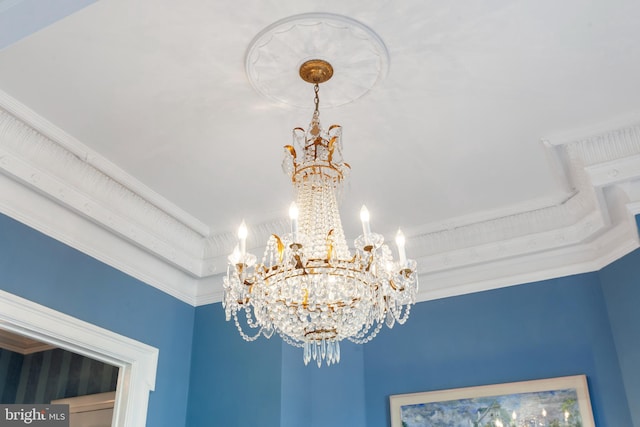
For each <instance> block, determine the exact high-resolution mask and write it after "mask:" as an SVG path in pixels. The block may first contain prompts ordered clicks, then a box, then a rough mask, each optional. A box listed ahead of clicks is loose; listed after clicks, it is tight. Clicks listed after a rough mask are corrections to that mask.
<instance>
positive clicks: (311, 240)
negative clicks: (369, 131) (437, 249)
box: [223, 60, 418, 367]
mask: <svg viewBox="0 0 640 427" xmlns="http://www.w3.org/2000/svg"><path fill="white" fill-rule="evenodd" d="M332 75H333V68H332V66H331V65H330V64H329V63H328V62H326V61H323V60H310V61H307V62H305V63H304V64H302V66H301V67H300V77H301V78H302V79H303V80H305V81H306V82H309V83H311V84H313V87H314V92H315V98H314V103H315V110H314V112H313V117H312V119H311V124H310V125H309V128H308V130H306V131H305V130H304V129H302V128H295V129H294V130H293V144H292V145H287V146H285V158H284V161H283V169H284V171H285V173H286V174H287V175H288V176H289V177H290V178H291V182H292V183H293V186H294V189H295V194H296V197H295V202H294V203H293V204H292V205H291V207H290V209H289V216H290V219H291V232H290V233H288V234H286V235H283V236H278V235H275V234H273V235H271V237H270V238H269V239H268V241H267V245H266V249H265V252H264V256H263V257H262V260H261V261H260V262H257V259H256V256H255V255H253V254H250V253H248V252H247V250H246V238H247V228H246V226H245V224H244V221H243V222H242V225H241V226H240V229H239V230H238V239H239V244H238V245H237V246H236V248H235V250H234V251H233V253H232V254H231V255H230V256H229V266H228V268H227V276H226V277H225V279H224V299H223V306H224V309H225V315H226V319H227V321H230V320H231V319H232V318H233V320H234V322H235V324H236V327H237V328H238V331H239V332H240V335H241V336H242V337H243V338H244V339H245V340H247V341H253V340H255V339H257V338H258V337H259V336H260V335H264V336H265V337H266V338H270V337H271V336H272V335H273V333H274V332H275V333H277V334H278V335H280V336H281V337H282V339H283V340H284V341H285V342H287V343H288V344H291V345H293V346H296V347H302V348H303V360H304V363H305V365H306V364H308V363H309V362H310V361H311V360H312V359H313V360H314V361H315V362H316V363H317V365H318V367H320V366H321V365H322V362H323V361H325V363H326V364H327V365H331V364H333V363H338V362H339V361H340V341H342V340H343V339H348V340H349V341H352V342H354V343H358V344H363V343H366V342H368V341H370V340H371V339H373V338H374V337H375V336H376V335H377V334H378V332H379V331H380V329H381V328H382V325H383V324H386V325H387V326H388V327H389V328H392V327H393V326H394V324H395V323H396V322H397V323H400V324H403V323H404V322H405V321H406V320H407V318H408V317H409V312H410V309H411V305H412V304H414V303H415V298H416V293H417V289H418V278H417V273H416V262H415V261H414V260H410V259H407V257H406V254H405V249H404V245H405V238H404V235H403V234H402V232H401V231H400V230H398V233H397V234H396V244H397V250H398V261H394V260H393V256H392V252H391V249H390V248H389V247H388V246H387V245H386V244H385V243H384V238H383V237H382V236H381V235H380V234H376V233H373V232H371V228H370V224H369V212H368V211H367V209H366V207H364V206H363V207H362V210H361V211H360V219H361V221H362V231H363V233H362V235H360V236H358V238H356V239H355V242H354V247H355V250H354V251H353V252H351V251H350V250H349V247H348V246H347V241H346V239H345V236H344V232H343V230H342V224H341V221H340V214H339V211H338V200H337V194H336V193H337V192H338V190H339V189H340V187H341V184H342V182H343V181H344V179H345V178H346V177H347V175H348V173H349V171H350V166H349V164H348V163H346V162H344V161H343V158H342V141H341V127H340V126H338V125H333V126H331V127H329V128H328V129H327V130H325V129H323V128H322V127H321V126H320V121H319V116H320V113H319V110H318V106H319V102H320V101H319V84H320V83H324V82H326V81H327V80H329V79H330V78H331V76H332ZM239 318H240V319H239ZM243 318H244V319H243ZM240 320H242V323H243V324H246V325H245V328H243V326H242V325H241V321H240ZM247 328H248V329H249V330H253V331H252V332H251V333H247V332H245V329H247Z"/></svg>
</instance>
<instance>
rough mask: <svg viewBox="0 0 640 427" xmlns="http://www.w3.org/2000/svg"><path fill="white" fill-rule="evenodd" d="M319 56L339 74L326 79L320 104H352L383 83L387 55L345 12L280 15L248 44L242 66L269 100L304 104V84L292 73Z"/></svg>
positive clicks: (372, 34)
mask: <svg viewBox="0 0 640 427" xmlns="http://www.w3.org/2000/svg"><path fill="white" fill-rule="evenodd" d="M312 59H322V60H325V61H327V62H328V63H331V65H332V66H333V68H335V70H339V72H338V73H337V74H336V76H334V77H333V78H332V79H331V81H327V82H326V87H327V95H324V96H323V102H322V105H323V107H335V106H339V105H344V104H347V103H349V102H352V101H354V100H356V99H358V98H360V97H362V96H363V95H365V94H366V93H367V92H369V90H371V89H372V88H373V87H374V86H375V85H376V84H378V83H379V82H380V81H382V80H383V79H384V78H385V77H386V74H387V70H388V68H389V54H388V52H387V48H386V47H385V45H384V43H383V42H382V39H380V37H378V35H377V34H376V33H375V32H373V30H371V29H370V28H369V27H367V26H366V25H364V24H362V23H361V22H358V21H356V20H354V19H351V18H347V17H346V16H341V15H334V14H329V13H306V14H302V15H295V16H291V17H289V18H285V19H282V20H280V21H277V22H275V23H274V24H272V25H270V26H268V27H267V28H265V29H264V30H263V31H261V32H260V33H259V34H258V35H257V36H256V37H255V38H254V39H253V41H252V42H251V45H250V46H249V49H248V50H247V54H246V57H245V70H246V73H247V77H248V79H249V81H250V82H251V84H252V85H253V87H254V88H255V89H256V91H258V92H259V93H260V94H262V95H264V96H266V97H267V98H269V99H271V100H272V101H275V102H278V103H284V104H288V105H291V106H295V107H299V108H306V107H308V99H306V96H305V95H304V94H305V93H306V91H305V88H304V82H303V81H302V80H300V78H299V76H298V75H297V74H296V70H299V69H300V66H301V65H302V63H303V62H305V61H308V60H312Z"/></svg>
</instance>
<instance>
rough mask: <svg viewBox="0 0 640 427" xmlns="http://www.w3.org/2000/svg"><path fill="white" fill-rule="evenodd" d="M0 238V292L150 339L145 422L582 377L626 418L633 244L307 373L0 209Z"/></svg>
mask: <svg viewBox="0 0 640 427" xmlns="http://www.w3.org/2000/svg"><path fill="white" fill-rule="evenodd" d="M0 236H2V239H1V242H0V288H2V289H4V290H6V291H8V292H11V293H13V294H16V295H19V296H22V297H24V298H27V299H30V300H32V301H35V302H38V303H40V304H43V305H46V306H49V307H51V308H53V309H55V310H58V311H62V312H65V313H67V314H70V315H72V316H74V317H77V318H80V319H83V320H85V321H88V322H91V323H94V324H96V325H98V326H101V327H104V328H106V329H109V330H112V331H115V332H117V333H120V334H122V335H126V336H129V337H131V338H133V339H136V340H139V341H142V342H145V343H148V344H150V345H152V346H155V347H158V348H159V349H160V358H159V365H158V376H157V384H156V391H155V392H153V393H152V394H151V396H150V401H149V420H148V423H147V425H148V426H149V427H156V426H160V427H162V426H167V427H180V426H184V425H186V426H189V427H200V426H203V427H204V426H209V425H221V426H222V425H224V426H239V427H240V426H253V425H259V426H261V427H292V426H294V425H300V424H301V423H305V424H304V425H308V426H311V427H315V426H318V427H319V426H324V425H332V426H334V427H343V426H344V427H346V426H349V427H364V426H366V427H382V426H385V427H388V425H389V409H388V408H389V401H388V397H389V395H392V394H400V393H410V392H416V391H428V390H437V389H444V388H451V387H467V386H473V385H480V384H491V383H500V382H509V381H520V380H528V379H537V378H547V377H554V376H564V375H574V374H583V373H584V374H586V375H587V376H588V380H589V389H590V393H591V400H592V405H593V409H594V415H595V419H596V423H597V425H599V426H630V425H632V423H631V414H630V410H629V407H632V410H633V411H634V412H633V413H634V416H637V408H636V407H637V406H638V405H637V402H638V399H639V392H640V385H639V384H638V381H639V378H640V375H639V374H638V367H637V366H636V365H634V363H635V361H636V360H638V350H639V346H640V344H639V342H638V341H639V340H638V339H637V338H638V333H639V332H638V331H639V330H638V325H639V323H638V322H639V321H638V314H637V313H638V310H637V307H638V301H639V299H640V290H639V289H638V286H637V284H636V283H634V280H635V277H636V276H637V274H636V272H638V271H640V269H639V267H638V265H640V252H639V251H636V252H634V253H632V254H630V255H628V256H626V257H624V258H622V259H621V260H618V261H617V262H615V263H614V264H612V265H610V266H609V267H607V268H605V269H604V270H602V271H601V272H599V273H590V274H582V275H577V276H571V277H564V278H558V279H554V280H548V281H544V282H539V283H531V284H526V285H520V286H515V287H510V288H504V289H498V290H494V291H488V292H482V293H476V294H472V295H465V296H461V297H455V298H448V299H442V300H437V301H430V302H424V303H420V304H418V305H417V306H416V307H415V308H414V309H413V311H412V316H411V318H410V319H409V321H408V322H407V324H406V325H404V326H397V327H396V328H394V329H393V330H392V331H388V330H383V331H382V332H381V334H380V336H379V337H378V338H376V339H375V340H373V341H372V342H371V343H369V344H367V345H365V346H363V347H357V346H349V345H345V346H344V348H343V360H342V362H341V363H340V365H338V366H334V367H330V368H326V367H323V368H321V369H318V368H316V367H314V366H308V367H303V365H302V362H301V354H300V351H299V349H293V348H289V347H288V346H286V345H283V344H282V342H281V341H280V340H279V339H278V338H276V337H274V338H272V339H271V340H265V339H262V338H261V339H259V340H258V341H257V342H253V343H246V342H244V341H243V340H242V339H241V338H240V337H239V335H238V333H237V331H236V330H235V326H234V325H233V323H232V322H226V321H225V320H224V313H223V310H222V308H221V306H220V304H212V305H208V306H203V307H198V308H196V309H194V308H193V307H190V306H189V305H187V304H184V303H182V302H180V301H178V300H176V299H175V298H173V297H170V296H168V295H166V294H163V293H162V292H160V291H158V290H156V289H154V288H152V287H150V286H148V285H145V284H144V283H141V282H139V281H137V280H135V279H133V278H131V277H129V276H127V275H125V274H123V273H121V272H119V271H117V270H115V269H113V268H110V267H108V266H106V265H104V264H102V263H100V262H98V261H96V260H94V259H92V258H90V257H88V256H86V255H83V254H81V253H79V252H77V251H75V250H73V249H71V248H69V247H67V246H65V245H63V244H60V243H59V242H56V241H54V240H52V239H50V238H48V237H46V236H44V235H42V234H40V233H38V232H36V231H34V230H31V229H29V228H28V227H25V226H23V225H21V224H19V223H17V222H15V221H13V220H11V219H9V218H7V217H4V216H0ZM422 286H429V284H428V283H422ZM610 319H611V320H610ZM610 322H611V323H610ZM612 328H613V332H612ZM621 369H622V374H621ZM623 375H624V378H625V381H624V382H623ZM625 386H626V393H627V394H625ZM627 396H628V398H629V399H630V400H629V401H630V402H631V404H630V405H628V404H627ZM185 420H186V421H185ZM636 422H637V421H636ZM636 425H637V424H636Z"/></svg>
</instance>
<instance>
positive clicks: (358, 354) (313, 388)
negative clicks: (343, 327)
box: [280, 341, 366, 427]
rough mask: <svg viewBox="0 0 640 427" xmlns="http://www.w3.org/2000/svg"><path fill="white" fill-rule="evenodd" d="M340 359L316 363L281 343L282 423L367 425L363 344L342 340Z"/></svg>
mask: <svg viewBox="0 0 640 427" xmlns="http://www.w3.org/2000/svg"><path fill="white" fill-rule="evenodd" d="M340 357H341V360H340V363H339V364H337V365H334V366H331V367H329V368H326V366H323V367H322V368H319V369H318V367H317V365H316V364H315V362H314V361H313V360H312V361H311V362H310V363H309V365H308V366H304V362H303V361H302V349H301V348H297V347H292V346H290V345H288V344H285V343H284V342H283V343H282V388H281V391H280V393H281V396H282V403H281V408H282V409H281V414H282V419H281V422H280V427H300V426H305V427H326V426H365V425H366V423H365V400H364V397H365V395H364V387H365V381H364V347H363V346H361V345H355V344H352V343H350V342H348V341H343V342H342V343H341V344H340Z"/></svg>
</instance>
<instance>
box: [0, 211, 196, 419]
mask: <svg viewBox="0 0 640 427" xmlns="http://www.w3.org/2000/svg"><path fill="white" fill-rule="evenodd" d="M0 236H1V238H0V288H1V289H3V290H5V291H7V292H10V293H13V294H15V295H18V296H21V297H23V298H26V299H29V300H31V301H34V302H36V303H39V304H42V305H45V306H48V307H50V308H52V309H54V310H58V311H60V312H63V313H67V314H69V315H71V316H74V317H76V318H79V319H82V320H84V321H87V322H90V323H93V324H95V325H98V326H100V327H103V328H105V329H109V330H111V331H114V332H116V333H119V334H122V335H125V336H128V337H131V338H133V339H135V340H138V341H141V342H144V343H146V344H149V345H152V346H154V347H157V348H159V349H160V354H159V359H158V372H157V379H156V391H155V392H152V393H151V395H150V398H149V417H148V422H147V425H148V426H149V427H164V426H166V427H179V426H183V425H185V417H186V408H187V397H188V385H189V363H190V359H191V344H192V343H191V338H192V336H191V330H192V328H193V318H194V308H193V307H191V306H189V305H188V304H185V303H182V302H180V301H178V300H176V299H175V298H173V297H171V296H169V295H167V294H164V293H163V292H160V291H159V290H157V289H155V288H153V287H151V286H148V285H146V284H144V283H142V282H140V281H138V280H136V279H133V278H131V277H129V276H127V275H126V274H124V273H122V272H120V271H117V270H115V269H113V268H111V267H109V266H107V265H105V264H103V263H101V262H99V261H96V260H95V259H93V258H91V257H89V256H86V255H84V254H82V253H80V252H78V251H76V250H74V249H71V248H69V247H68V246H65V245H63V244H61V243H59V242H57V241H55V240H53V239H51V238H49V237H46V236H44V235H43V234H41V233H39V232H37V231H34V230H32V229H30V228H28V227H26V226H24V225H22V224H20V223H18V222H16V221H14V220H12V219H10V218H7V217H5V216H2V215H0Z"/></svg>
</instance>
